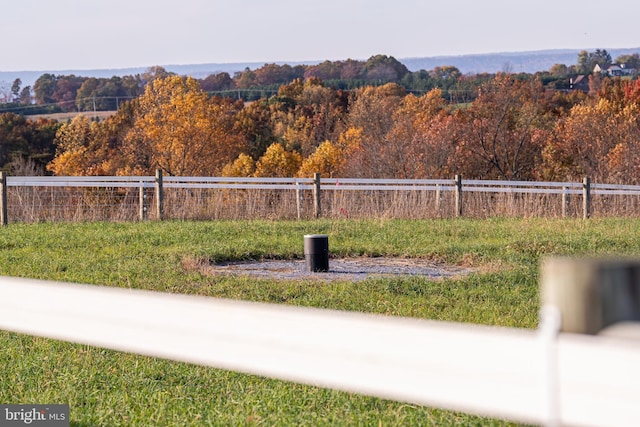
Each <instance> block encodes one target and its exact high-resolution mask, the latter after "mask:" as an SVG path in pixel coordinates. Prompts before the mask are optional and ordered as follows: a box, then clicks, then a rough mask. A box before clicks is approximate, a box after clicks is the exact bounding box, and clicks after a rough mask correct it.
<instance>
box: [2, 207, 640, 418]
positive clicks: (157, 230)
mask: <svg viewBox="0 0 640 427" xmlns="http://www.w3.org/2000/svg"><path fill="white" fill-rule="evenodd" d="M306 233H326V234H328V235H329V239H330V240H329V242H330V252H331V256H332V257H342V256H356V255H357V256H402V257H415V258H424V259H430V260H432V261H434V262H442V263H449V264H455V265H461V266H465V267H470V268H473V269H474V271H475V272H474V273H472V274H470V275H467V276H464V277H460V278H456V279H446V280H429V279H427V278H420V277H411V278H406V279H397V278H393V279H391V278H389V279H381V278H377V279H368V280H365V281H364V282H358V283H351V282H347V281H342V282H333V283H329V284H327V283H324V282H315V281H312V280H301V281H296V280H289V281H276V280H258V279H253V278H246V277H215V276H208V275H205V274H202V273H201V272H199V271H198V270H197V269H193V268H190V265H191V264H190V262H189V260H199V261H202V262H210V261H222V260H238V259H245V260H246V259H260V258H295V257H297V258H301V257H302V256H303V239H302V237H303V235H304V234H306ZM613 253H616V254H626V255H636V256H637V255H638V254H640V220H637V219H595V220H591V221H582V220H561V219H555V220H547V219H517V220H514V219H506V218H496V219H490V220H482V221H481V220H470V219H462V220H320V221H278V222H276V221H216V222H182V221H167V222H145V223H141V222H138V223H107V222H97V223H64V224H63V223H39V224H32V225H27V224H12V225H10V226H9V227H5V228H3V229H1V230H0V274H2V275H12V276H22V277H34V278H41V279H55V280H64V281H72V282H82V283H92V284H104V285H109V286H119V287H130V288H139V289H153V290H159V291H167V292H179V293H188V294H199V295H207V296H214V297H224V298H235V299H245V300H252V301H265V302H273V303H280V304H291V305H303V306H312V307H326V308H333V309H339V310H352V311H361V312H374V313H382V314H386V315H393V316H412V317H420V318H429V319H438V320H448V321H457V322H473V323H482V324H491V325H502V326H511V327H524V328H533V327H536V325H537V322H538V316H537V313H538V307H539V304H538V286H537V283H538V266H539V263H540V260H541V259H542V257H544V256H546V255H550V254H576V255H577V254H580V255H596V254H613ZM0 377H1V378H2V383H0V401H1V402H4V403H43V402H44V403H69V404H70V408H71V419H72V425H105V426H106V425H108V426H111V425H114V426H118V425H122V426H129V425H140V426H146V425H327V426H329V425H331V426H333V425H358V426H360V425H386V426H396V425H420V426H423V425H478V426H483V425H508V424H509V423H506V422H503V421H499V420H490V419H485V418H479V417H473V416H469V415H464V414H458V413H452V412H448V411H442V410H436V409H431V408H425V407H419V406H414V405H406V404H402V403H398V402H390V401H386V400H382V399H375V398H369V397H364V396H360V395H357V394H350V393H344V392H338V391H332V390H324V389H319V388H315V387H310V386H303V385H296V384H291V383H288V382H284V381H276V380H270V379H265V378H260V377H256V376H251V375H244V374H239V373H233V372H227V371H222V370H218V369H211V368H205V367H198V366H192V365H189V364H184V363H175V362H169V361H165V360H159V359H154V358H148V357H142V356H137V355H130V354H123V353H119V352H114V351H109V350H104V349H100V348H94V347H89V346H84V345H76V344H70V343H64V342H58V341H53V340H48V339H41V338H35V337H29V336H24V335H20V334H13V333H8V332H0ZM425 387H428V384H425Z"/></svg>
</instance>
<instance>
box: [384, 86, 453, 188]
mask: <svg viewBox="0 0 640 427" xmlns="http://www.w3.org/2000/svg"><path fill="white" fill-rule="evenodd" d="M393 119H394V126H393V127H392V129H391V130H390V133H389V135H388V137H387V140H388V143H387V144H386V145H385V146H383V147H382V149H381V151H380V152H379V153H378V154H379V156H380V157H382V158H384V159H386V161H387V162H388V163H390V164H395V165H396V166H395V167H396V172H395V174H394V177H397V178H405V179H408V178H435V177H442V176H448V175H449V171H448V168H447V163H448V161H449V158H450V156H452V155H453V153H454V150H455V131H454V128H453V120H452V117H451V114H450V113H449V111H448V108H447V105H446V102H445V100H444V99H443V98H442V91H441V90H440V89H434V90H432V91H430V92H428V93H426V94H425V95H423V96H421V97H417V96H415V95H408V96H406V97H405V98H404V99H403V101H402V103H401V105H400V107H399V108H398V109H397V110H396V111H395V113H394V115H393Z"/></svg>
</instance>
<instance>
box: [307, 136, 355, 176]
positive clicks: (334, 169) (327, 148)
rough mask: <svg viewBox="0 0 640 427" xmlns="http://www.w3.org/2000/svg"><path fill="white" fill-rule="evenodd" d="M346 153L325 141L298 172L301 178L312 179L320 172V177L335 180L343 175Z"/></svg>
mask: <svg viewBox="0 0 640 427" xmlns="http://www.w3.org/2000/svg"><path fill="white" fill-rule="evenodd" d="M343 161H344V153H343V150H341V149H340V148H339V147H337V146H335V145H334V144H332V143H331V141H325V142H323V143H322V144H320V146H319V147H318V148H316V150H315V151H314V152H313V154H311V155H310V156H309V157H307V158H306V159H304V161H303V162H302V166H301V167H300V170H299V171H298V176H299V177H310V176H313V174H314V173H316V172H318V173H319V174H320V175H322V176H324V177H329V178H335V177H338V176H340V175H341V173H342V163H343Z"/></svg>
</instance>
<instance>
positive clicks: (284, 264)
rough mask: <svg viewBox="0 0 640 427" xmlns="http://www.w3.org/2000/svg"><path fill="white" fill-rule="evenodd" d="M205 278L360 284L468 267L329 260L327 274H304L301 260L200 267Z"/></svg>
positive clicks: (435, 275)
mask: <svg viewBox="0 0 640 427" xmlns="http://www.w3.org/2000/svg"><path fill="white" fill-rule="evenodd" d="M198 270H199V271H200V272H201V273H203V274H207V275H214V276H215V275H227V276H249V277H256V278H262V279H279V280H300V279H308V280H321V281H337V280H342V281H362V280H365V279H367V278H375V277H381V278H385V277H386V278H393V277H395V278H402V277H411V276H420V277H425V278H428V279H439V278H446V277H455V276H460V275H465V274H468V273H470V272H471V271H472V269H469V268H463V267H456V266H451V265H444V264H437V263H434V262H431V261H428V260H422V259H412V258H389V257H375V258H369V257H357V258H331V259H330V260H329V271H328V272H319V273H313V272H309V271H307V268H306V264H305V261H304V260H298V259H294V260H260V261H233V262H220V263H208V264H207V265H206V266H205V265H202V264H200V266H199V268H198Z"/></svg>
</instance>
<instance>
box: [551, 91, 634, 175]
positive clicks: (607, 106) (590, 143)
mask: <svg viewBox="0 0 640 427" xmlns="http://www.w3.org/2000/svg"><path fill="white" fill-rule="evenodd" d="M637 87H639V86H638V83H637V82H626V81H622V80H619V79H607V80H605V81H604V82H603V85H602V88H601V90H600V91H599V92H598V95H597V98H595V99H586V100H584V101H583V102H582V103H580V104H578V105H576V106H574V107H573V108H572V109H571V111H570V113H569V115H568V116H567V117H566V118H563V119H561V120H559V121H558V122H557V123H556V126H555V130H554V132H553V133H552V136H551V137H550V138H549V140H548V142H547V144H546V146H545V148H544V153H543V155H544V168H543V170H544V177H545V178H546V179H550V180H579V179H581V177H583V176H585V175H588V176H590V177H592V178H593V179H594V180H598V181H601V182H621V183H637V182H640V169H639V168H638V164H640V163H638V161H640V158H639V156H638V154H637V153H638V152H640V104H639V103H638V101H640V98H638V97H637V95H636V93H637V92H636V91H637V89H636V88H637Z"/></svg>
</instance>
